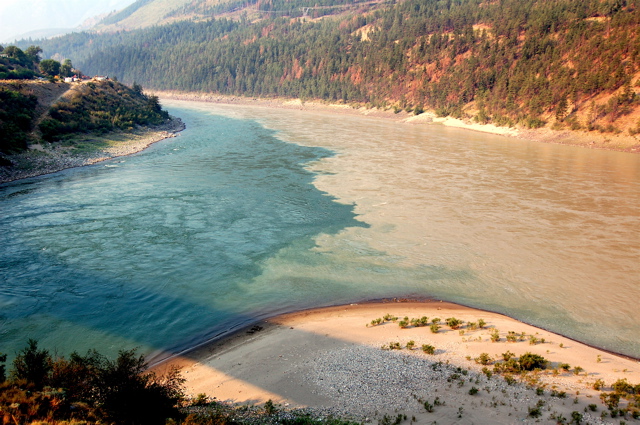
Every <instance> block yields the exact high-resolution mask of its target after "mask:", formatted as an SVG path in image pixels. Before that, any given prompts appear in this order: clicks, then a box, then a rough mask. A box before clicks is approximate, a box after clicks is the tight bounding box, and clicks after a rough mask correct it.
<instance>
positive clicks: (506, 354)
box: [502, 351, 516, 362]
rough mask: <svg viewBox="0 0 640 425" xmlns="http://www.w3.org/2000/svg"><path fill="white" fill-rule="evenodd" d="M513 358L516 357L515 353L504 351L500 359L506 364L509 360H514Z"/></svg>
mask: <svg viewBox="0 0 640 425" xmlns="http://www.w3.org/2000/svg"><path fill="white" fill-rule="evenodd" d="M515 356H516V355H515V353H512V352H511V351H506V352H504V353H502V359H503V360H504V361H505V362H508V361H509V360H511V359H512V358H514V357H515Z"/></svg>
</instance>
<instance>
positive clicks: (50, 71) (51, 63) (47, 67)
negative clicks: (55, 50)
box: [40, 59, 60, 77]
mask: <svg viewBox="0 0 640 425" xmlns="http://www.w3.org/2000/svg"><path fill="white" fill-rule="evenodd" d="M40 72H42V73H43V74H46V75H49V76H51V77H54V76H56V75H58V74H59V73H60V62H58V61H57V60H54V59H45V60H43V61H41V62H40Z"/></svg>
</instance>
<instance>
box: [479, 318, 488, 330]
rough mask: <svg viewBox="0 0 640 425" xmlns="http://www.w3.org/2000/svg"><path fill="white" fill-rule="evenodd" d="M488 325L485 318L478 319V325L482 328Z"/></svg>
mask: <svg viewBox="0 0 640 425" xmlns="http://www.w3.org/2000/svg"><path fill="white" fill-rule="evenodd" d="M486 325H487V322H485V321H484V320H483V319H478V326H479V327H480V329H484V327H485V326H486Z"/></svg>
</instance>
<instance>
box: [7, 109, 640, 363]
mask: <svg viewBox="0 0 640 425" xmlns="http://www.w3.org/2000/svg"><path fill="white" fill-rule="evenodd" d="M166 104H167V105H168V109H169V111H170V112H171V113H172V114H173V115H177V116H180V117H182V118H183V120H184V121H185V123H186V124H187V130H185V131H184V132H182V133H181V134H180V135H179V137H177V138H174V139H168V140H165V141H162V142H159V143H157V144H155V145H153V146H152V147H150V148H149V149H147V150H145V151H144V152H142V153H139V154H136V155H133V156H129V157H125V158H118V159H115V160H112V161H108V162H103V163H99V164H96V165H94V166H89V167H83V168H80V169H73V170H66V171H63V172H60V173H56V174H52V175H47V176H41V177H38V178H33V179H26V180H22V181H17V182H13V183H9V184H4V185H2V186H0V210H1V211H2V214H1V216H0V228H1V229H2V232H0V282H1V283H0V285H1V286H0V352H5V353H8V354H9V355H10V356H12V355H13V354H15V352H16V351H18V350H19V349H20V348H22V347H23V346H24V345H25V343H26V340H27V339H28V338H36V339H38V340H39V341H40V343H41V345H42V346H44V347H46V348H49V349H50V350H52V351H53V350H55V351H56V352H57V353H59V354H66V353H69V352H70V351H72V350H77V351H80V352H84V351H86V350H87V349H89V348H97V349H98V350H99V351H101V352H103V353H106V354H109V355H113V354H115V353H117V351H118V350H119V349H122V348H133V347H138V348H139V350H140V351H141V352H143V353H145V354H149V355H151V356H155V358H159V357H162V356H167V355H171V354H174V353H179V352H182V351H184V350H185V349H188V348H190V347H193V346H196V345H198V344H201V343H203V342H205V341H208V340H210V339H212V338H215V337H217V336H219V335H221V334H223V333H225V332H227V331H229V330H233V329H236V328H238V327H239V326H242V325H245V324H248V323H251V322H253V321H256V320H258V319H262V318H265V317H269V316H272V315H274V314H277V313H281V312H288V311H294V310H299V309H304V308H310V307H319V306H326V305H334V304H341V303H350V302H358V301H362V300H367V299H378V298H383V297H417V298H420V297H434V298H439V299H446V300H448V301H453V302H459V303H463V304H466V305H469V306H473V307H479V308H484V309H489V310H493V311H497V312H501V313H505V314H508V315H510V316H512V317H515V318H517V319H520V320H524V321H527V322H529V323H532V324H534V325H538V326H541V327H544V328H547V329H550V330H553V331H556V332H559V333H562V334H565V335H567V336H570V337H573V338H576V339H578V340H581V341H585V342H588V343H591V344H594V345H597V346H600V347H603V348H605V349H609V350H613V351H617V352H621V353H624V354H627V355H631V356H634V357H640V338H639V337H640V315H639V314H637V304H638V300H640V262H639V261H638V259H639V258H640V155H634V154H626V153H618V152H608V151H595V150H588V149H582V148H575V147H566V146H559V145H547V144H539V143H530V142H525V141H521V140H516V139H510V138H506V137H502V136H495V135H487V134H482V133H475V132H470V131H465V130H459V129H453V128H447V127H444V126H441V125H434V124H417V125H412V124H407V123H397V122H393V121H389V120H381V119H376V118H372V117H365V116H354V115H349V114H339V113H338V112H339V111H338V112H336V113H326V112H310V111H292V110H279V109H267V108H260V107H248V106H223V105H213V104H205V103H187V102H179V101H167V102H166Z"/></svg>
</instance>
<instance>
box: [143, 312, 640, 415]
mask: <svg viewBox="0 0 640 425" xmlns="http://www.w3.org/2000/svg"><path fill="white" fill-rule="evenodd" d="M389 313H390V314H392V315H396V316H398V317H399V318H400V320H401V318H402V317H404V316H408V317H421V316H422V315H426V316H429V317H430V318H432V317H434V315H437V316H438V317H440V318H441V319H442V322H444V320H445V319H446V318H448V317H456V318H459V319H461V320H462V321H463V322H465V323H467V325H463V326H462V327H461V328H460V329H459V330H451V329H449V328H448V326H446V325H445V324H444V323H441V330H439V331H438V333H436V334H434V333H432V332H430V329H429V327H412V326H409V327H408V328H406V329H401V328H400V327H399V326H398V323H394V322H390V321H389V322H383V323H382V324H379V325H376V326H371V325H368V326H365V324H367V323H369V322H370V321H371V320H373V319H376V318H379V317H380V318H381V317H382V316H383V315H385V314H389ZM480 318H482V319H483V320H485V321H486V323H487V324H486V327H485V328H484V329H480V328H477V327H476V328H471V327H469V325H468V322H470V321H477V320H478V319H480ZM476 323H477V322H476ZM494 329H498V330H499V332H500V341H498V342H491V341H490V333H491V332H493V330H494ZM508 332H516V334H518V335H525V334H526V338H525V337H524V336H523V338H524V340H518V341H514V342H507V341H506V336H508V335H511V334H509V333H508ZM531 338H534V339H535V340H537V342H536V343H534V344H532V343H531V342H530V341H531ZM410 340H414V341H415V343H416V344H415V347H414V348H413V349H410V350H409V349H407V348H406V344H407V342H408V341H410ZM394 341H395V342H399V343H400V346H402V347H403V348H402V349H400V350H394V349H382V348H381V346H382V345H390V344H391V343H392V342H394ZM541 341H544V342H541ZM425 343H426V344H430V345H433V346H434V347H435V354H433V355H429V354H425V353H423V352H422V350H421V349H420V347H421V346H422V344H425ZM503 352H514V354H515V356H521V355H522V354H524V353H525V352H532V353H536V354H539V355H542V356H543V357H544V358H545V359H547V360H548V361H549V362H550V363H549V366H550V367H548V368H547V369H546V370H542V371H539V372H529V373H527V375H525V376H524V377H521V378H517V380H518V381H520V382H521V383H517V382H516V383H513V382H512V383H507V382H506V380H505V377H504V376H501V375H499V374H495V373H493V374H492V376H489V375H491V373H490V372H489V375H488V374H487V373H486V372H483V368H488V369H490V370H493V367H494V364H495V363H494V362H490V363H488V364H486V365H482V364H479V363H478V362H477V360H476V359H478V358H479V357H480V355H481V354H482V353H488V355H489V357H490V358H491V359H492V360H494V361H497V360H501V354H500V353H503ZM562 363H569V364H570V369H569V371H564V370H563V369H562V368H560V367H559V366H560V365H561V364H562ZM389 365H391V366H392V367H387V366H389ZM403 365H408V366H407V367H408V369H405V367H404V366H403ZM434 365H435V366H434ZM172 366H177V367H180V368H181V369H182V371H183V377H184V378H186V387H187V393H188V394H190V395H191V396H192V397H196V396H197V395H198V394H206V395H207V396H208V397H210V398H214V399H215V400H217V401H222V402H226V403H231V404H249V405H260V404H262V403H264V402H266V401H267V400H268V399H271V400H273V402H275V403H279V404H280V405H281V406H284V407H287V408H310V409H311V410H312V411H314V412H316V413H317V414H322V415H326V414H334V415H340V416H347V417H352V418H358V419H360V420H365V421H367V422H368V421H371V420H372V419H377V420H379V419H381V417H382V415H384V414H388V415H393V417H395V415H396V414H398V413H400V414H406V415H408V416H409V417H411V416H415V417H416V418H417V420H416V421H414V422H416V423H432V421H433V420H434V419H435V420H437V421H438V423H441V421H444V422H443V423H450V422H454V421H456V420H457V419H456V418H459V416H458V414H459V413H460V412H459V407H462V408H463V410H467V411H469V410H470V409H471V408H473V409H475V410H474V413H473V414H474V416H473V419H474V420H475V421H476V422H475V423H514V422H522V421H524V422H525V423H527V421H530V422H531V423H533V422H535V421H536V419H535V418H534V417H532V416H530V415H529V411H528V410H527V409H528V408H533V409H535V408H536V407H535V406H536V402H537V403H542V404H538V408H539V409H540V410H542V411H543V412H544V418H546V417H547V415H548V414H552V413H553V412H557V413H558V414H561V415H564V417H565V418H566V417H569V418H571V414H572V412H573V411H578V412H580V414H583V415H585V419H586V418H587V416H586V415H587V413H586V412H587V411H588V412H592V410H590V409H591V407H589V406H590V405H592V404H595V405H596V406H597V410H598V412H597V413H598V415H597V417H596V416H595V414H593V415H592V416H590V419H591V421H587V422H588V423H611V422H606V421H600V420H601V418H600V415H601V412H602V411H606V410H607V409H606V407H605V406H604V405H603V404H602V402H601V401H600V398H599V394H600V391H598V390H595V389H593V384H594V383H595V382H596V381H597V380H598V379H602V380H603V381H604V383H605V387H604V388H603V389H602V390H603V391H611V385H612V384H613V383H614V382H615V381H616V380H618V379H627V380H628V381H629V382H630V383H631V384H634V385H635V384H638V383H640V365H639V363H638V361H637V360H632V359H629V358H627V357H624V356H620V355H617V354H612V353H609V352H606V351H604V350H601V349H598V348H595V347H591V346H588V345H586V344H583V343H581V342H579V341H575V340H572V339H570V338H567V337H563V336H561V335H558V334H555V333H553V332H550V331H546V330H543V329H540V328H536V327H534V326H531V325H527V324H525V323H523V322H520V321H517V320H515V319H512V318H510V317H507V316H504V315H501V314H498V313H492V312H487V311H484V310H479V309H474V308H470V307H466V306H462V305H459V304H453V303H448V302H444V301H437V300H426V301H415V300H395V301H394V300H378V301H372V302H362V303H357V304H349V305H342V306H332V307H322V308H316V309H310V310H302V311H298V312H293V313H286V314H282V315H278V316H275V317H272V318H269V319H266V320H261V321H259V322H257V323H254V324H252V325H248V326H246V327H243V328H241V329H237V330H235V331H234V332H232V333H230V334H228V335H226V336H224V337H222V338H221V339H217V340H214V341H210V342H208V343H206V344H204V345H202V346H200V347H198V348H196V349H194V350H192V351H190V352H186V353H183V354H182V355H179V356H177V357H174V358H172V359H169V360H167V361H165V362H163V363H160V364H158V365H155V366H154V367H153V369H154V370H156V371H158V372H161V371H163V370H165V368H167V367H172ZM578 366H579V368H577V367H578ZM438 368H441V370H436V369H438ZM431 369H433V371H431ZM427 371H428V372H427ZM425 374H427V375H428V376H425ZM454 374H457V375H458V377H457V378H454V379H453V380H452V378H451V377H452V376H453V375H454ZM454 384H455V385H454ZM342 387H344V391H342V390H340V388H342ZM473 387H475V388H476V390H478V391H477V394H475V395H472V394H471V393H470V391H472V392H473V390H472V389H471V388H473ZM361 389H366V391H364V390H363V391H364V392H363V393H360V392H359V391H360V390H361ZM407 389H408V392H407ZM396 391H397V394H396ZM562 392H564V393H565V396H562V397H556V396H554V395H553V394H559V393H562ZM413 395H414V396H415V397H413ZM436 396H438V397H440V398H441V399H442V400H443V401H446V406H447V407H445V406H441V407H436V408H435V409H434V410H435V413H433V412H427V411H426V410H425V407H424V405H423V404H424V403H423V402H420V403H418V402H416V400H418V399H420V400H424V401H427V402H428V403H432V402H431V400H432V399H433V398H434V397H436ZM363 397H364V398H363ZM496 397H498V398H499V399H501V401H499V402H498V404H497V405H494V404H495V403H496V402H495V399H496ZM536 400H543V402H539V401H536ZM478 403H479V404H478ZM502 403H504V404H502ZM470 405H471V406H473V407H470ZM622 405H623V403H621V406H622ZM376 406H377V407H376ZM491 406H493V407H491ZM476 410H477V411H476ZM547 411H548V412H547ZM464 416H465V415H464V414H463V417H464ZM467 418H468V416H467ZM366 419H368V420H366ZM463 423H466V422H463ZM616 423H617V422H616Z"/></svg>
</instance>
